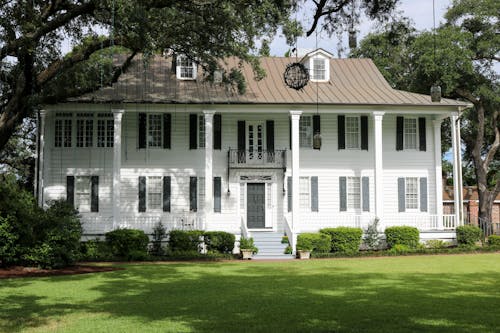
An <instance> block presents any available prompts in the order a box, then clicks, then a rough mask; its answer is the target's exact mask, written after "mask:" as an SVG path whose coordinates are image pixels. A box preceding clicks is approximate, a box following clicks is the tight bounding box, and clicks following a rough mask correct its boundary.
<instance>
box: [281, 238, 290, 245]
mask: <svg viewBox="0 0 500 333" xmlns="http://www.w3.org/2000/svg"><path fill="white" fill-rule="evenodd" d="M281 244H290V241H289V240H288V236H283V237H281Z"/></svg>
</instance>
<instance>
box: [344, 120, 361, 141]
mask: <svg viewBox="0 0 500 333" xmlns="http://www.w3.org/2000/svg"><path fill="white" fill-rule="evenodd" d="M345 144H346V148H359V117H345Z"/></svg>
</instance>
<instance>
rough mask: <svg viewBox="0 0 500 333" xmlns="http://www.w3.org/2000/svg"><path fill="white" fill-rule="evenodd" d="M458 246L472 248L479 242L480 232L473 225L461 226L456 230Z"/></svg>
mask: <svg viewBox="0 0 500 333" xmlns="http://www.w3.org/2000/svg"><path fill="white" fill-rule="evenodd" d="M456 231H457V243H458V245H468V246H472V245H474V244H476V242H478V241H480V240H481V234H482V230H481V229H480V228H479V227H476V226H473V225H461V226H458V227H457V229H456Z"/></svg>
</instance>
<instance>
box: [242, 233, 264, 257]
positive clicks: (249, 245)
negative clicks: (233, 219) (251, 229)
mask: <svg viewBox="0 0 500 333" xmlns="http://www.w3.org/2000/svg"><path fill="white" fill-rule="evenodd" d="M242 249H243V250H252V252H253V253H254V254H255V253H257V252H259V249H258V248H257V246H255V244H254V243H253V238H252V237H250V238H246V237H243V236H241V238H240V250H242Z"/></svg>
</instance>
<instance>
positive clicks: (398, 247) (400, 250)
mask: <svg viewBox="0 0 500 333" xmlns="http://www.w3.org/2000/svg"><path fill="white" fill-rule="evenodd" d="M414 251H415V250H414V249H413V248H411V247H409V246H408V245H404V244H394V246H392V247H391V248H390V249H389V250H387V253H388V254H390V255H401V254H407V253H412V252H414Z"/></svg>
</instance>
